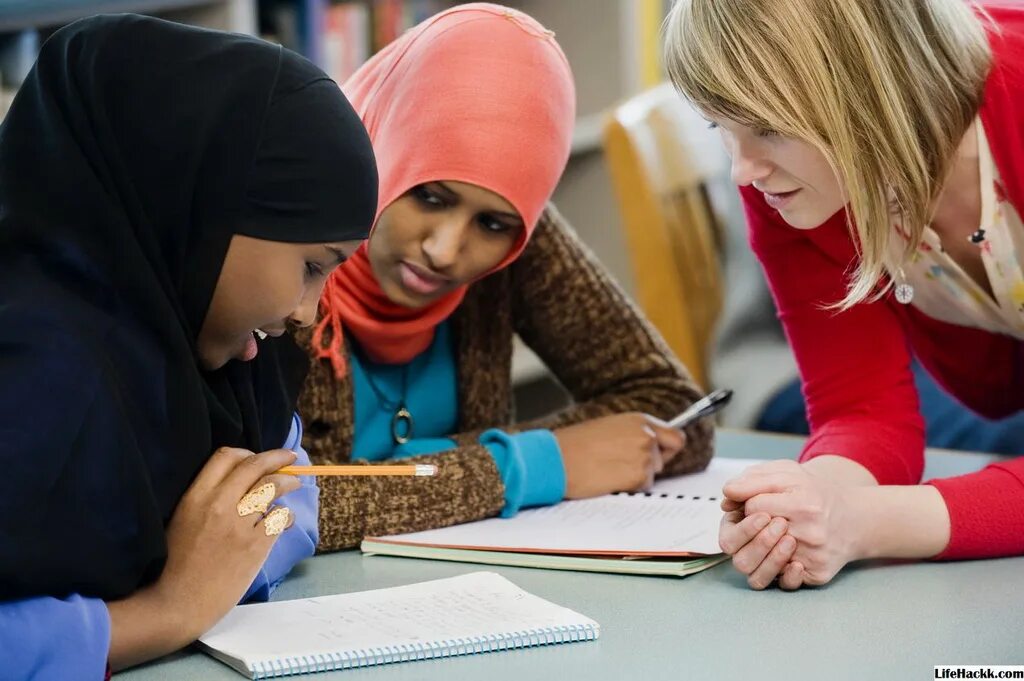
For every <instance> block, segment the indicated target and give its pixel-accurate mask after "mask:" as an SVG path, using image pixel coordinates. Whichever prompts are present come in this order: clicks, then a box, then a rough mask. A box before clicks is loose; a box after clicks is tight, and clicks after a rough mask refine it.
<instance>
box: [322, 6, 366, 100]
mask: <svg viewBox="0 0 1024 681" xmlns="http://www.w3.org/2000/svg"><path fill="white" fill-rule="evenodd" d="M323 50H324V70H325V71H327V75H329V76H330V77H331V78H333V79H334V82H336V83H338V84H339V85H344V84H345V81H347V80H348V79H349V77H350V76H351V75H352V74H353V73H355V72H356V70H357V69H358V68H359V67H360V66H362V65H363V63H364V62H365V61H366V60H367V59H369V58H370V9H369V7H368V6H367V5H365V4H363V3H361V2H349V3H343V4H339V5H330V6H329V7H328V8H327V9H326V11H325V16H324V36H323Z"/></svg>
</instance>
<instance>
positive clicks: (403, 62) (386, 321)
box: [313, 3, 575, 378]
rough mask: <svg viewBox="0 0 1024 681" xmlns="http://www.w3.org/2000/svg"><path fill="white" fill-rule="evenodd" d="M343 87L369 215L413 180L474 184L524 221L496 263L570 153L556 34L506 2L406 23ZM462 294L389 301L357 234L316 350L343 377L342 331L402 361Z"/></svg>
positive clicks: (325, 305)
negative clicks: (373, 178) (372, 163)
mask: <svg viewBox="0 0 1024 681" xmlns="http://www.w3.org/2000/svg"><path fill="white" fill-rule="evenodd" d="M343 89H344V91H345V94H346V95H347V96H348V98H349V100H350V101H351V102H352V105H353V106H354V107H355V110H356V112H357V113H358V114H359V116H360V117H361V118H362V121H363V124H364V125H365V126H366V129H367V131H368V132H369V134H370V140H371V142H372V143H373V150H374V153H375V155H376V157H377V164H378V173H379V175H380V194H379V196H378V202H377V217H378V218H379V217H380V214H381V212H382V211H383V210H384V209H385V208H386V207H387V206H388V205H389V204H391V203H392V202H393V201H395V200H396V199H398V198H399V197H401V196H402V195H403V194H405V193H406V192H407V191H409V190H410V189H412V188H413V187H415V186H416V185H419V184H424V183H426V182H435V181H446V180H448V181H457V182H465V183H470V184H474V185H478V186H480V187H483V188H484V189H488V190H490V191H492V192H495V193H496V194H499V195H500V196H502V197H504V198H505V199H506V200H507V201H508V202H509V203H511V204H512V206H513V207H514V208H515V209H516V210H517V211H518V213H519V215H520V217H521V218H522V220H523V224H524V225H525V229H524V230H523V232H522V234H521V236H520V238H519V240H518V241H517V243H516V244H515V246H514V247H513V248H512V249H511V251H510V252H509V254H508V256H507V257H506V258H505V259H504V260H503V261H502V262H501V263H499V265H498V266H497V267H495V268H494V270H493V271H497V270H499V269H501V268H503V267H505V266H507V265H508V264H509V263H511V262H512V261H514V260H515V259H516V258H517V257H519V255H520V254H521V253H522V251H523V249H524V248H525V247H526V243H527V241H528V240H529V238H530V235H531V234H532V233H533V230H534V228H535V227H536V225H537V220H538V219H539V217H540V215H541V212H542V211H543V210H544V205H545V203H546V202H547V201H548V199H549V198H550V197H551V194H552V193H553V192H554V189H555V185H556V184H557V182H558V179H559V177H560V176H561V174H562V171H563V170H564V169H565V164H566V162H567V161H568V158H569V146H570V141H571V137H572V127H573V120H574V118H575V92H574V88H573V79H572V72H571V71H570V69H569V63H568V61H566V58H565V55H564V54H563V53H562V50H561V49H560V48H559V46H558V44H557V43H556V42H555V40H554V34H553V33H551V32H550V31H547V30H545V29H544V27H543V26H541V25H540V24H539V23H537V22H536V21H535V20H533V19H532V18H530V17H529V16H527V15H525V14H523V13H522V12H519V11H516V10H513V9H508V8H505V7H502V6H499V5H492V4H486V3H473V4H467V5H459V6H458V7H455V8H453V9H450V10H448V11H445V12H441V13H440V14H437V15H436V16H434V17H432V18H430V19H428V20H426V21H424V22H423V23H421V24H419V25H418V26H416V27H414V28H412V29H410V30H409V31H408V32H406V33H405V34H404V35H402V36H401V37H400V38H399V39H398V40H397V41H395V42H394V43H392V44H391V45H389V46H388V47H387V48H385V49H384V50H382V51H381V52H379V53H378V54H377V55H376V56H374V57H373V58H372V59H371V60H370V61H369V62H367V63H366V64H365V65H364V66H363V67H362V68H361V69H359V71H357V72H356V73H355V74H354V75H353V76H352V78H350V79H349V80H348V81H347V82H346V83H345V85H344V87H343ZM371 238H372V237H371ZM465 294H466V287H465V286H463V287H461V288H459V289H457V290H455V291H452V292H451V293H449V294H446V295H445V296H443V297H441V298H439V299H438V300H436V301H434V302H432V303H430V304H429V305H427V306H426V307H423V308H416V309H412V308H407V307H403V306H401V305H398V304H396V303H393V302H391V300H390V299H388V297H387V296H386V295H385V294H384V292H383V290H382V289H381V287H380V284H379V283H378V282H377V280H376V278H375V277H374V275H373V271H372V269H371V267H370V262H369V259H368V257H367V251H366V244H363V246H362V247H361V248H360V249H359V250H358V251H357V252H356V254H355V255H354V256H353V257H352V258H351V259H349V261H348V262H346V263H345V264H344V265H342V266H341V267H339V268H338V269H337V270H336V271H335V272H334V274H333V275H332V276H331V278H330V279H329V280H328V282H327V285H326V287H325V289H324V295H323V297H322V299H321V301H320V305H321V314H322V319H321V321H320V323H319V324H318V325H317V327H316V330H315V331H314V334H313V347H314V349H315V352H316V356H317V357H319V358H330V360H331V363H332V365H333V368H334V371H335V375H336V376H337V377H338V378H341V377H342V376H344V374H345V371H346V369H345V366H346V364H345V357H344V344H343V341H342V337H343V334H342V329H344V330H345V331H346V332H347V333H350V334H352V336H353V337H355V339H356V340H357V341H358V342H359V343H360V345H361V346H362V348H363V350H364V352H366V353H367V355H369V357H371V358H372V359H374V360H375V361H379V362H385V363H390V364H402V363H405V362H408V361H410V360H411V359H412V358H413V357H415V356H416V355H418V354H420V353H421V352H423V351H424V350H425V349H426V348H427V347H429V346H430V343H431V342H432V341H433V338H434V329H435V328H436V327H437V325H438V324H440V323H441V322H443V321H444V320H445V319H447V318H448V316H449V315H451V313H452V312H453V311H454V310H455V308H456V307H458V305H459V303H460V302H461V301H462V299H463V297H464V296H465ZM328 332H329V333H328Z"/></svg>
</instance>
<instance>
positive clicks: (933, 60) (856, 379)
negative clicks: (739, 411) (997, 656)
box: [666, 0, 1024, 589]
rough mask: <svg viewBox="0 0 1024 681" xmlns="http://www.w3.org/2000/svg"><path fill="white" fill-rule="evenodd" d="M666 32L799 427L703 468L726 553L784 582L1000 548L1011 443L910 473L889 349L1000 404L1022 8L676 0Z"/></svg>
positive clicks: (1012, 522)
mask: <svg viewBox="0 0 1024 681" xmlns="http://www.w3.org/2000/svg"><path fill="white" fill-rule="evenodd" d="M667 31H668V38H667V40H668V44H667V52H666V54H667V61H668V65H669V73H670V75H671V77H672V80H673V82H674V83H675V85H676V87H677V88H678V89H679V90H680V91H681V92H682V94H683V95H684V96H685V97H686V98H687V99H689V100H690V101H691V102H692V103H693V104H694V105H695V106H696V107H697V108H698V109H699V110H700V111H701V112H702V113H703V114H704V115H705V117H706V118H707V119H708V121H709V122H710V124H711V125H712V126H715V127H717V128H718V129H719V130H720V131H721V134H722V139H723V142H724V143H725V146H726V147H727V149H728V150H729V152H730V153H731V155H732V158H733V166H732V172H733V179H734V181H735V182H736V183H737V184H738V185H740V191H741V194H742V196H743V201H744V205H745V209H746V213H747V219H748V222H749V229H750V239H751V244H752V246H753V248H754V250H755V252H756V253H757V256H758V258H759V259H760V260H761V263H762V265H763V266H764V269H765V271H766V274H767V277H768V280H769V283H770V285H771V288H772V292H773V295H774V297H775V300H776V303H777V305H778V308H779V314H780V317H781V319H782V321H783V323H784V325H785V327H786V331H787V334H788V336H789V339H790V342H791V344H792V347H793V350H794V353H795V355H796V358H797V362H798V365H799V368H800V372H801V378H802V383H803V385H802V387H803V391H804V394H805V395H806V398H807V410H808V416H809V421H810V424H811V429H812V432H811V436H810V438H809V439H808V441H807V444H806V446H805V448H804V451H803V453H802V455H801V457H800V463H796V462H792V461H776V462H771V463H766V464H763V465H759V466H755V467H753V468H751V469H749V470H748V471H747V472H745V473H744V474H743V475H741V476H740V477H739V478H737V479H735V480H733V481H731V482H730V483H729V484H727V485H726V487H725V490H724V492H725V496H726V497H727V500H726V502H725V503H724V504H723V508H724V509H725V510H726V512H727V513H726V516H725V517H724V519H723V523H722V528H721V535H720V541H721V544H722V547H723V549H724V550H726V551H727V552H728V553H730V554H732V555H733V564H734V565H735V566H736V568H737V569H738V570H740V571H741V572H743V573H744V574H746V575H747V576H748V582H749V584H750V585H751V586H752V587H754V588H764V587H765V586H767V585H769V584H770V583H772V581H773V580H774V579H776V578H778V580H779V584H780V586H781V587H782V588H785V589H795V588H798V587H800V586H801V585H803V584H810V585H819V584H824V583H826V582H828V581H829V580H831V579H832V578H833V577H834V576H835V575H836V573H837V572H838V571H839V570H840V569H842V567H843V566H844V565H846V564H847V563H848V562H850V561H853V560H858V559H862V558H872V557H889V558H937V559H962V558H983V557H991V556H1003V555H1019V554H1024V459H1015V460H1007V461H1005V462H1003V463H998V464H994V465H992V466H989V467H988V468H985V469H984V470H981V471H978V472H976V473H972V474H970V475H964V476H960V477H956V478H951V479H943V480H932V481H930V482H928V483H927V484H923V485H922V484H919V483H920V479H921V476H922V469H923V461H924V457H923V446H924V433H923V424H922V420H921V416H920V414H919V411H918V396H917V394H916V392H915V390H914V383H913V380H912V377H911V371H910V358H911V354H913V355H915V356H916V357H917V358H918V359H919V361H920V362H921V363H922V365H924V367H925V368H926V369H927V370H928V371H929V372H930V373H931V374H932V376H934V377H935V379H936V380H937V381H938V382H939V383H940V384H941V385H942V386H943V387H944V388H946V390H948V391H949V392H951V393H952V394H953V395H954V396H955V397H956V398H957V399H958V400H960V401H961V402H962V403H963V404H965V405H966V406H967V407H969V408H971V409H973V410H974V411H976V412H978V413H981V414H983V415H985V416H988V417H998V416H1004V415H1008V414H1012V413H1015V412H1018V411H1020V410H1021V408H1022V407H1024V361H1022V360H1024V346H1022V344H1021V341H1022V340H1024V276H1022V265H1021V258H1020V256H1021V255H1024V248H1021V246H1022V245H1024V224H1022V222H1021V218H1020V215H1021V213H1024V7H1022V6H1021V5H1020V4H1019V3H1010V2H1004V3H1002V4H999V3H983V4H981V5H971V4H968V3H965V2H963V1H962V0H886V2H877V1H876V0H787V2H779V1H777V0H679V1H678V2H677V4H676V5H675V6H674V8H673V10H672V13H671V16H670V18H669V22H668V25H667ZM1021 444H1022V449H1024V443H1021Z"/></svg>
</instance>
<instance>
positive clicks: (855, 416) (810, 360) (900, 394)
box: [740, 0, 1024, 559]
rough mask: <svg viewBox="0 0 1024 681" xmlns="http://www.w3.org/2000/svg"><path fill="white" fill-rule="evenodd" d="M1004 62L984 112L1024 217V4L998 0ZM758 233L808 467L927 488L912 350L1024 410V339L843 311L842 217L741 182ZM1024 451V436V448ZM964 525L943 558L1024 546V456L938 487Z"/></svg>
mask: <svg viewBox="0 0 1024 681" xmlns="http://www.w3.org/2000/svg"><path fill="white" fill-rule="evenodd" d="M985 7H986V9H987V10H988V12H989V14H990V15H991V17H992V18H993V19H994V20H995V22H996V24H998V26H999V28H1000V31H998V32H996V33H990V36H989V37H990V43H991V45H992V51H993V57H994V60H993V67H992V70H991V72H990V74H989V77H988V79H987V81H986V84H985V91H984V96H983V102H982V105H981V110H980V112H979V114H980V118H981V121H982V124H983V125H984V128H985V134H986V136H987V137H988V140H989V144H990V146H991V149H992V154H993V158H994V160H995V163H996V166H997V167H998V169H999V173H1000V175H1001V176H1002V178H1003V183H1004V185H1005V188H1006V192H1007V198H1008V200H1009V201H1010V203H1012V204H1013V205H1014V207H1015V208H1016V209H1017V211H1018V212H1019V213H1020V214H1022V215H1024V4H1022V3H1020V2H1013V3H1010V2H1005V0H1004V2H1002V3H998V2H992V3H987V4H985ZM740 191H741V193H742V196H743V203H744V207H745V209H746V213H747V220H748V225H749V230H750V241H751V245H752V246H753V248H754V251H755V252H756V253H757V256H758V258H759V259H760V261H761V264H762V265H763V267H764V270H765V273H766V275H767V278H768V283H769V286H770V288H771V290H772V295H773V297H774V299H775V304H776V306H777V308H778V312H779V318H780V319H781V320H782V323H783V325H784V327H785V330H786V335H787V336H788V338H789V342H790V344H791V345H792V347H793V352H794V354H795V356H796V360H797V364H798V366H799V369H800V374H801V377H802V380H803V392H804V397H805V399H806V402H807V414H808V420H809V422H810V425H811V437H810V438H809V439H808V441H807V444H806V446H805V447H804V450H803V452H802V454H801V461H806V460H809V459H811V458H814V457H816V456H820V455H823V454H837V455H840V456H844V457H847V458H849V459H852V460H854V461H857V462H858V463H860V464H861V465H863V466H864V467H866V468H867V469H868V470H869V471H871V473H872V474H874V476H875V478H876V479H877V480H878V483H879V484H883V485H910V484H916V483H918V482H920V480H921V475H922V471H923V467H924V422H923V420H922V418H921V415H920V412H919V408H918V399H917V392H916V390H915V388H914V382H913V378H912V376H911V370H910V355H911V352H913V353H914V355H916V357H917V358H918V359H919V361H920V362H921V364H922V365H923V366H924V367H925V368H926V369H927V370H928V371H929V372H930V373H931V374H932V376H934V377H935V379H936V380H937V382H938V383H939V384H940V385H942V386H943V387H944V388H946V389H947V390H948V391H949V392H950V393H952V394H953V395H954V396H955V397H956V398H957V399H959V400H960V401H961V402H963V403H964V404H965V405H967V406H968V407H970V408H971V409H973V410H974V411H976V412H978V413H979V414H982V415H984V416H988V417H990V418H996V417H1001V416H1006V415H1009V414H1012V413H1014V412H1016V411H1018V410H1019V409H1021V408H1022V407H1024V344H1022V343H1021V341H1018V340H1016V339H1014V338H1011V337H1008V336H1005V335H1001V334H995V333H990V332H987V331H982V330H979V329H972V328H966V327H963V326H956V325H952V324H948V323H944V322H940V321H938V320H935V319H933V318H930V317H928V316H926V315H924V314H923V313H921V312H920V311H918V310H917V309H916V308H914V307H913V306H912V305H901V304H900V303H898V302H896V300H895V299H894V297H893V296H892V294H889V295H887V296H886V297H885V298H884V299H882V300H880V301H877V302H873V303H862V304H859V305H856V306H854V307H853V308H851V309H849V310H846V311H844V312H835V311H831V310H826V309H822V305H829V304H832V303H835V302H837V301H839V300H841V299H842V298H843V297H844V296H845V293H846V291H845V288H846V285H847V283H848V281H849V272H851V271H852V265H853V264H854V263H855V259H856V252H855V249H854V242H853V240H852V237H851V235H850V232H849V230H848V229H847V226H846V212H845V210H844V211H840V212H839V213H837V214H836V215H834V216H832V217H831V218H830V219H829V220H828V221H827V222H826V223H825V224H823V225H821V226H820V227H818V228H816V229H812V230H798V229H795V228H793V227H790V226H789V225H787V224H786V223H785V222H784V221H783V220H782V218H781V216H780V215H779V214H778V213H777V212H776V211H774V210H772V209H771V208H770V207H769V206H768V205H767V204H766V203H765V201H764V196H763V195H762V194H761V193H760V192H759V191H757V190H755V189H753V187H742V188H741V190H740ZM1022 454H1024V443H1022ZM929 484H931V485H934V486H935V487H936V488H937V489H938V491H939V492H940V493H941V494H942V497H943V499H944V500H945V502H946V506H947V508H948V509H949V515H950V520H951V524H952V527H951V535H950V541H949V544H948V546H947V547H946V549H945V550H944V551H943V552H942V553H941V554H940V555H939V556H938V558H941V559H955V558H983V557H992V556H1005V555H1021V554H1024V457H1020V458H1016V459H1009V460H1007V461H1005V462H1001V463H996V464H992V465H990V466H988V467H987V468H984V469H983V470H980V471H978V472H975V473H970V474H967V475H961V476H958V477H954V478H946V479H940V480H932V481H930V483H929Z"/></svg>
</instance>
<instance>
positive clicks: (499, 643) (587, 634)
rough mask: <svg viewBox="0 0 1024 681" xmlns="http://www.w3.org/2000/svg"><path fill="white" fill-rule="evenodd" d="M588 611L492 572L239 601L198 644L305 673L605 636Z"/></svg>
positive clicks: (259, 669)
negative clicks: (292, 597)
mask: <svg viewBox="0 0 1024 681" xmlns="http://www.w3.org/2000/svg"><path fill="white" fill-rule="evenodd" d="M600 632H601V627H600V625H599V624H598V623H597V622H595V621H594V620H592V619H590V618H589V617H585V616H583V615H581V614H579V613H577V612H574V611H572V610H569V609H568V608H564V607H562V606H560V605H556V604H554V603H551V602H549V601H546V600H544V599H543V598H540V597H538V596H534V595H533V594H530V593H527V592H526V591H523V590H522V589H520V588H519V587H517V586H516V585H515V584H513V583H512V582H510V581H508V580H507V579H505V578H504V577H502V576H500V575H498V574H496V573H493V572H472V573H469V574H465V575H461V576H458V577H450V578H448V579H438V580H434V581H430V582H421V583H419V584H409V585H407V586H398V587H393V588H390V589H377V590H375V591H362V592H359V593H350V594H339V595H336V596H319V597H316V598H303V599H300V600H293V601H276V602H272V603H257V604H253V605H239V606H237V607H235V608H233V609H232V610H231V611H230V612H229V613H228V614H227V615H226V616H225V617H224V619H222V620H221V621H220V622H218V623H217V625H216V626H215V627H214V628H213V629H211V630H210V631H208V632H207V633H206V634H204V635H203V636H202V637H201V638H200V639H199V642H198V646H199V648H200V649H201V650H203V651H204V652H206V653H208V654H210V655H212V656H213V657H215V658H217V659H218V660H220V661H221V662H223V663H225V664H227V665H228V666H230V667H232V668H233V669H235V670H237V671H238V672H240V673H241V674H243V675H245V676H248V677H250V678H252V679H267V678H273V677H278V676H287V675H290V674H302V673H306V672H320V671H331V670H336V669H351V668H354V667H368V666H371V665H378V664H389V663H392V662H409V661H412V660H427V659H431V658H438V657H452V656H455V655H473V654H477V653H489V652H494V651H499V650H508V649H512V648H526V647H529V646H540V645H549V644H553V643H570V642H576V641H590V640H594V639H596V638H597V637H598V636H599V635H600Z"/></svg>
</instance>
